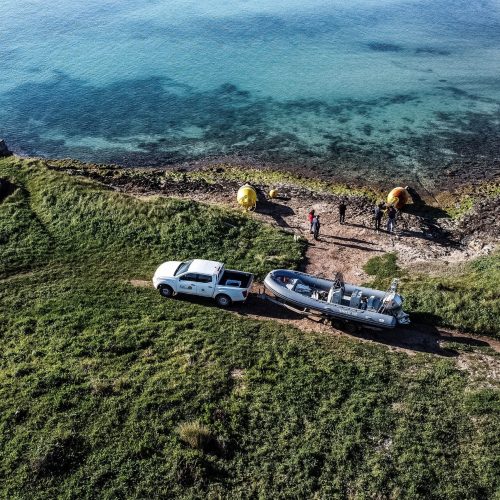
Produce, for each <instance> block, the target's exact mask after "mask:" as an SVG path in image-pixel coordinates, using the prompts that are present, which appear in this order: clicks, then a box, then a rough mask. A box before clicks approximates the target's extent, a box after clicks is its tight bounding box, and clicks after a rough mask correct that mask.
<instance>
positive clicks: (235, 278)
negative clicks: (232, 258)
mask: <svg viewBox="0 0 500 500" xmlns="http://www.w3.org/2000/svg"><path fill="white" fill-rule="evenodd" d="M251 278H252V275H251V274H250V273H243V272H241V271H232V270H230V269H227V270H225V271H224V273H223V274H222V277H221V279H220V280H219V285H221V286H234V287H236V288H246V287H247V286H248V284H249V283H250V279H251Z"/></svg>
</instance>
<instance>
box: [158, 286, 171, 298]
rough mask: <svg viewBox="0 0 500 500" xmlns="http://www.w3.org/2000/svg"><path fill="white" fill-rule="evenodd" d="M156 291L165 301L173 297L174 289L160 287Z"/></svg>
mask: <svg viewBox="0 0 500 500" xmlns="http://www.w3.org/2000/svg"><path fill="white" fill-rule="evenodd" d="M158 290H160V294H161V296H162V297H165V298H167V299H169V298H170V297H173V296H174V289H173V288H172V287H171V286H170V285H160V286H159V287H158Z"/></svg>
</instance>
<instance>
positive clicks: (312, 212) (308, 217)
mask: <svg viewBox="0 0 500 500" xmlns="http://www.w3.org/2000/svg"><path fill="white" fill-rule="evenodd" d="M313 219H314V210H311V211H310V212H309V213H308V214H307V220H308V221H309V232H310V233H311V234H312V232H313Z"/></svg>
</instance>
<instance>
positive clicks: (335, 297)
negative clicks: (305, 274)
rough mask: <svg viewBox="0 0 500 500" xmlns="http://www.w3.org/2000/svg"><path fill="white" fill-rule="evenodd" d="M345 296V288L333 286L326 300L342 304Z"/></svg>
mask: <svg viewBox="0 0 500 500" xmlns="http://www.w3.org/2000/svg"><path fill="white" fill-rule="evenodd" d="M343 296H344V289H343V287H342V288H335V287H333V286H332V287H331V288H330V291H329V292H328V298H327V299H326V301H327V302H328V303H330V304H340V303H341V302H342V298H343Z"/></svg>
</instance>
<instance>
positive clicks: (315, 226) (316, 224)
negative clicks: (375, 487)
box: [312, 215, 321, 240]
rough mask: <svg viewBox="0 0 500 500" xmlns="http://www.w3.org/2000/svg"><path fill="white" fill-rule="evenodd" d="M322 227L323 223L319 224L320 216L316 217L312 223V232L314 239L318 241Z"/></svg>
mask: <svg viewBox="0 0 500 500" xmlns="http://www.w3.org/2000/svg"><path fill="white" fill-rule="evenodd" d="M320 227H321V223H320V222H319V215H316V216H314V219H313V221H312V230H313V235H314V239H315V240H317V239H318V237H319V228H320Z"/></svg>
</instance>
